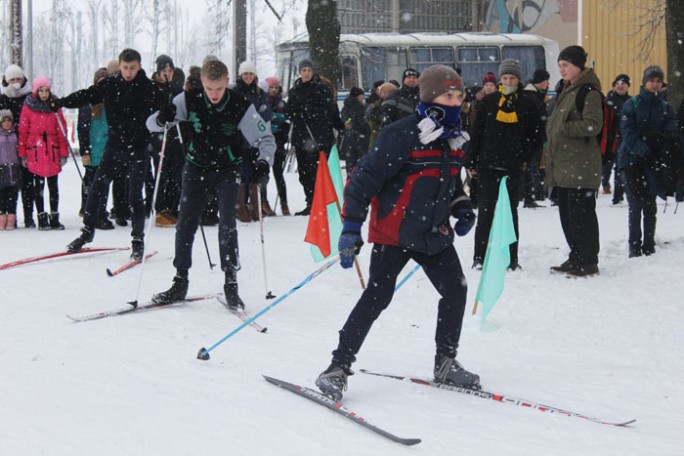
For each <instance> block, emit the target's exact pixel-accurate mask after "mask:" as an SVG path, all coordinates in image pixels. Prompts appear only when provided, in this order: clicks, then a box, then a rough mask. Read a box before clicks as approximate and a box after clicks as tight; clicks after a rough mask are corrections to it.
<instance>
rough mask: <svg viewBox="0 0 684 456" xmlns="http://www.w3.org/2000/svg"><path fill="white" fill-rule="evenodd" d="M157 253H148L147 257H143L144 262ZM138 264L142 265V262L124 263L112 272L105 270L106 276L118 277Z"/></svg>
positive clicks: (131, 261)
mask: <svg viewBox="0 0 684 456" xmlns="http://www.w3.org/2000/svg"><path fill="white" fill-rule="evenodd" d="M157 253H159V252H157V251H156V250H155V251H154V252H151V253H148V254H147V255H145V261H147V260H149V259H150V257H153V256H155V255H156V254H157ZM140 263H142V260H130V261H128V262H127V263H124V264H123V265H121V266H119V268H118V269H115V270H114V271H112V270H111V269H107V275H108V276H109V277H114V276H115V275H119V274H121V273H122V272H124V271H127V270H129V269H131V268H132V267H133V266H135V265H138V264H140Z"/></svg>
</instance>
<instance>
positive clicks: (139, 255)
mask: <svg viewBox="0 0 684 456" xmlns="http://www.w3.org/2000/svg"><path fill="white" fill-rule="evenodd" d="M144 254H145V241H143V240H142V239H133V240H132V241H131V260H136V261H140V260H142V259H143V255H144Z"/></svg>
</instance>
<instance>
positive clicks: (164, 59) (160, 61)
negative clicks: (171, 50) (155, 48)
mask: <svg viewBox="0 0 684 456" xmlns="http://www.w3.org/2000/svg"><path fill="white" fill-rule="evenodd" d="M155 63H156V64H157V73H159V72H160V71H163V70H165V69H166V68H171V69H172V70H173V69H174V68H175V67H174V66H173V59H171V57H169V56H168V55H164V54H162V55H160V56H159V57H157V60H156V61H155Z"/></svg>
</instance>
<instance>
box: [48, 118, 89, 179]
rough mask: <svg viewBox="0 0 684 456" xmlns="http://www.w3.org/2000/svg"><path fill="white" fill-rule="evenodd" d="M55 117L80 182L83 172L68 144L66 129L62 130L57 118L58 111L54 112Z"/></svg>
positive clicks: (62, 127)
mask: <svg viewBox="0 0 684 456" xmlns="http://www.w3.org/2000/svg"><path fill="white" fill-rule="evenodd" d="M55 117H56V118H57V125H59V130H60V131H61V132H62V135H64V142H66V145H67V149H69V154H71V158H72V159H73V160H74V165H76V171H78V177H80V178H81V182H83V173H81V167H80V166H78V162H77V161H76V154H75V153H74V149H72V148H71V144H69V138H68V137H67V134H66V130H64V125H62V122H61V120H60V118H59V114H58V113H55Z"/></svg>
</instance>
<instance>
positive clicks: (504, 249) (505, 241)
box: [475, 176, 517, 324]
mask: <svg viewBox="0 0 684 456" xmlns="http://www.w3.org/2000/svg"><path fill="white" fill-rule="evenodd" d="M507 179H508V176H504V177H503V179H501V184H500V185H499V199H498V200H497V202H496V209H495V210H494V220H493V222H492V228H491V230H490V231H489V242H488V244H487V253H486V254H485V259H484V264H483V266H482V275H481V276H480V283H479V285H478V287H477V294H476V295H475V302H476V303H482V323H483V324H484V321H485V318H487V315H489V313H490V312H491V311H492V309H493V308H494V305H495V304H496V302H497V301H498V300H499V298H500V297H501V293H503V289H504V276H505V274H506V269H507V268H508V265H509V264H510V263H511V253H510V250H509V246H510V245H511V244H513V243H514V242H516V241H517V237H516V236H515V227H514V226H513V214H512V212H511V202H510V199H509V197H508V190H507V189H506V180H507Z"/></svg>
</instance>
